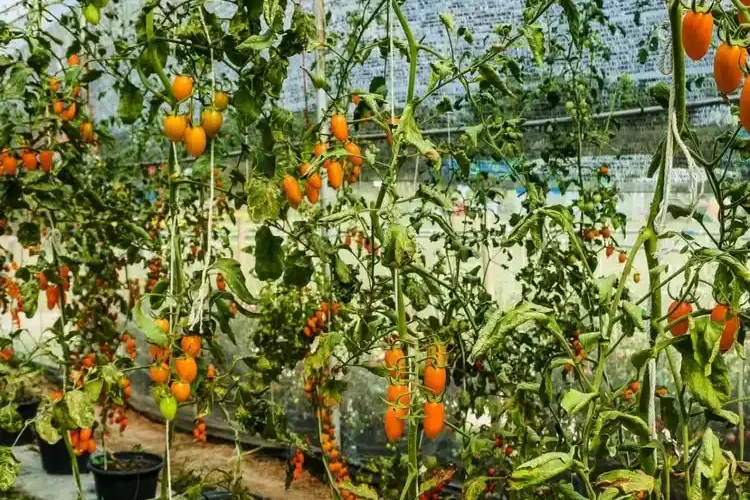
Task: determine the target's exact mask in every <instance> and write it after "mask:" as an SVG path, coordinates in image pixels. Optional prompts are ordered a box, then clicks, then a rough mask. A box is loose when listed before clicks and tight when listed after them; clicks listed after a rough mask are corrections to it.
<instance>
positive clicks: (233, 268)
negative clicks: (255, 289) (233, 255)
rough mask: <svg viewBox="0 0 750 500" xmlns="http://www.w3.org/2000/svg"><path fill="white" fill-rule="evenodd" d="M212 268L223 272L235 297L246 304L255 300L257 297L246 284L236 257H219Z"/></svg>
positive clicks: (225, 280)
mask: <svg viewBox="0 0 750 500" xmlns="http://www.w3.org/2000/svg"><path fill="white" fill-rule="evenodd" d="M211 268H212V269H215V270H216V271H218V272H220V273H221V275H222V276H223V277H224V282H225V283H226V284H227V286H228V287H229V290H230V291H231V292H232V294H233V295H234V296H235V297H237V298H238V299H239V300H241V301H242V302H244V303H246V304H252V303H253V302H254V300H255V299H254V298H253V295H252V294H251V293H250V290H248V289H247V285H246V284H245V275H244V274H243V273H242V267H241V266H240V263H239V262H237V261H236V260H234V259H217V260H216V262H214V263H213V265H212V266H211Z"/></svg>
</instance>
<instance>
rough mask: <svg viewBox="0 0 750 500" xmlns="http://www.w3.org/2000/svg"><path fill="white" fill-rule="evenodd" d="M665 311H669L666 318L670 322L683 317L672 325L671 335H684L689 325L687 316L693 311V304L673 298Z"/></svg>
mask: <svg viewBox="0 0 750 500" xmlns="http://www.w3.org/2000/svg"><path fill="white" fill-rule="evenodd" d="M667 311H668V312H669V317H668V319H669V322H670V323H674V322H675V321H677V320H678V319H680V318H685V320H684V321H680V322H679V323H677V324H676V325H674V326H673V327H672V335H674V336H675V337H679V336H680V335H685V334H686V333H687V331H688V328H689V327H690V325H689V324H688V320H687V316H688V315H689V314H690V313H692V312H693V306H691V305H690V304H689V303H687V302H678V301H676V300H675V301H673V302H672V303H671V304H670V305H669V309H667Z"/></svg>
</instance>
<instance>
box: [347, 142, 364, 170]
mask: <svg viewBox="0 0 750 500" xmlns="http://www.w3.org/2000/svg"><path fill="white" fill-rule="evenodd" d="M344 149H346V150H347V152H349V156H347V157H346V160H347V161H348V162H349V163H351V164H352V165H356V166H360V165H362V161H363V158H362V152H361V151H360V150H359V146H357V145H356V144H354V143H353V142H351V141H349V142H347V143H346V144H344Z"/></svg>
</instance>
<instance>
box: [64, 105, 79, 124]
mask: <svg viewBox="0 0 750 500" xmlns="http://www.w3.org/2000/svg"><path fill="white" fill-rule="evenodd" d="M77 111H78V107H77V106H76V103H74V102H71V103H70V106H68V107H67V108H65V110H64V111H63V112H62V113H60V117H61V118H62V119H63V121H66V122H69V121H70V120H72V119H73V118H75V117H76V112H77Z"/></svg>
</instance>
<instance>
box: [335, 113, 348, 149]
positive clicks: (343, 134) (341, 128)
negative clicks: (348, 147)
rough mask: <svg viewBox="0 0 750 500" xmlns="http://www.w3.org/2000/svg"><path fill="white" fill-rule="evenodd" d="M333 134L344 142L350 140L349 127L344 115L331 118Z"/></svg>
mask: <svg viewBox="0 0 750 500" xmlns="http://www.w3.org/2000/svg"><path fill="white" fill-rule="evenodd" d="M331 133H333V136H334V137H335V138H336V139H338V140H339V141H342V142H343V141H345V140H347V139H348V138H349V125H348V124H347V123H346V117H345V116H344V115H339V114H336V115H333V116H332V117H331Z"/></svg>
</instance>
